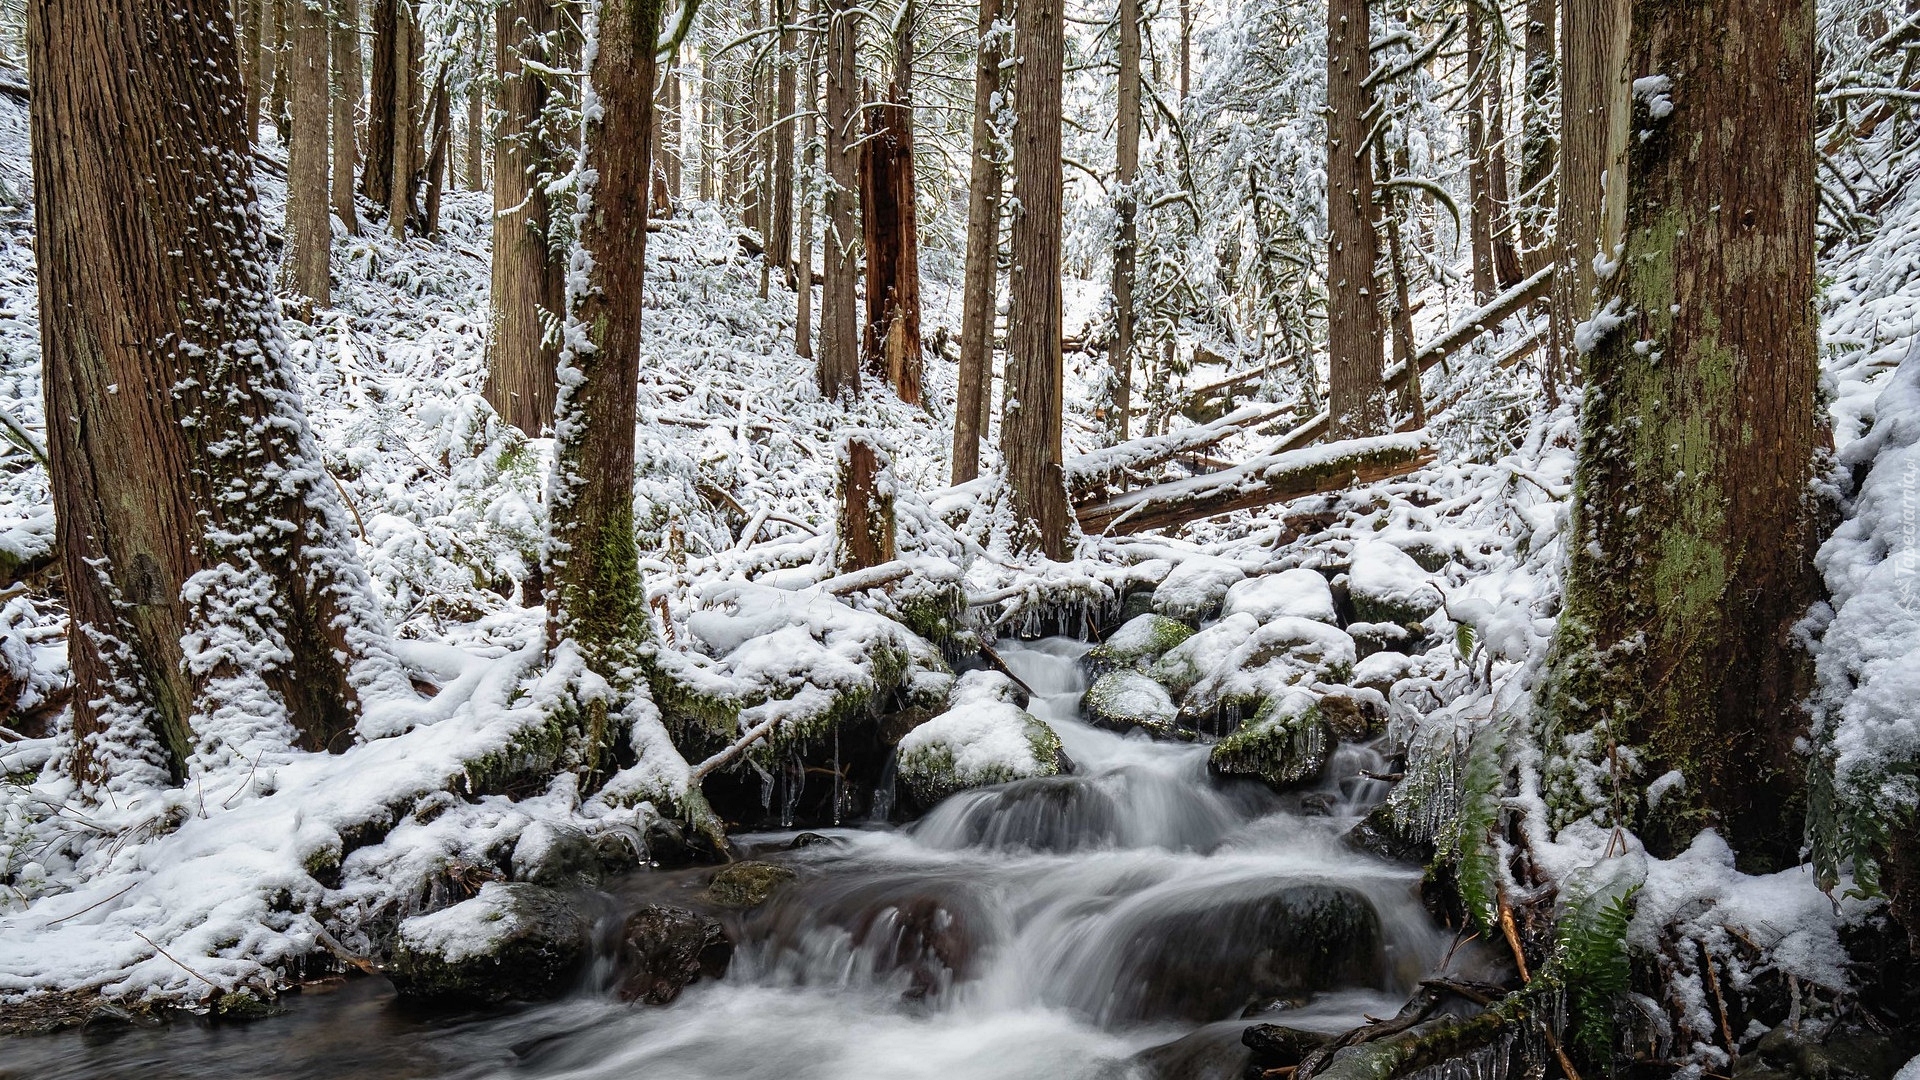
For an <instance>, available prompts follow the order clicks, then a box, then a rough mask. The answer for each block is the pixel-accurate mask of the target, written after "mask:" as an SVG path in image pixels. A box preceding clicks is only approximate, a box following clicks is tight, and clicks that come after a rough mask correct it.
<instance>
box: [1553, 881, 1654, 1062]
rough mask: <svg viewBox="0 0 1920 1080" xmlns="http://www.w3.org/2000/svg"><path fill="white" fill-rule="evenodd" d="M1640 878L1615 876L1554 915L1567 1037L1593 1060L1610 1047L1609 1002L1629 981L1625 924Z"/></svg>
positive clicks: (1612, 1005)
mask: <svg viewBox="0 0 1920 1080" xmlns="http://www.w3.org/2000/svg"><path fill="white" fill-rule="evenodd" d="M1639 892H1640V883H1639V882H1637V881H1636V882H1630V881H1628V880H1626V879H1624V878H1616V879H1615V880H1614V881H1613V882H1611V883H1609V884H1608V885H1604V886H1602V887H1600V888H1598V889H1595V890H1594V891H1593V892H1591V893H1588V894H1586V895H1584V896H1580V897H1577V898H1573V899H1570V900H1569V902H1568V903H1567V906H1566V908H1565V910H1564V911H1562V913H1561V916H1560V925H1559V927H1558V930H1557V933H1556V935H1555V938H1556V941H1555V945H1556V951H1557V952H1558V954H1559V956H1560V958H1561V964H1562V971H1563V972H1564V977H1565V984H1566V987H1567V991H1568V998H1569V1002H1568V1004H1569V1006H1570V1015H1569V1017H1568V1019H1569V1020H1570V1021H1571V1023H1572V1027H1573V1038H1572V1040H1571V1041H1572V1042H1573V1043H1574V1044H1575V1045H1577V1046H1579V1047H1580V1048H1581V1049H1582V1050H1584V1051H1586V1053H1587V1054H1588V1055H1589V1056H1591V1057H1593V1058H1594V1059H1596V1060H1607V1059H1609V1058H1610V1057H1611V1055H1612V1049H1613V1034H1614V1033H1613V1016H1614V1008H1615V1006H1616V1004H1617V1003H1618V1002H1619V1000H1620V997H1621V995H1623V994H1625V993H1626V992H1627V991H1628V990H1629V989H1630V988H1631V985H1632V979H1633V964H1632V961H1631V958H1630V957H1629V956H1628V955H1627V924H1628V923H1629V922H1631V921H1633V902H1634V898H1635V897H1636V896H1638V895H1639Z"/></svg>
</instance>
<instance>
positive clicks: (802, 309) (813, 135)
mask: <svg viewBox="0 0 1920 1080" xmlns="http://www.w3.org/2000/svg"><path fill="white" fill-rule="evenodd" d="M813 13H814V15H815V16H816V17H817V16H818V15H819V14H820V4H819V2H818V0H815V3H814V5H813ZM808 37H809V39H811V38H812V37H813V36H812V35H808ZM819 104H820V45H819V42H818V41H817V40H809V42H808V45H807V78H806V82H805V84H804V86H803V87H802V88H801V100H800V107H801V109H802V110H803V111H804V112H805V113H806V114H807V119H806V127H805V128H803V129H802V133H801V145H802V146H804V147H805V148H806V149H805V151H804V156H803V158H802V169H801V175H802V176H803V177H804V178H805V180H804V182H803V183H802V184H800V185H799V186H798V188H797V190H796V193H795V195H796V198H797V199H798V200H799V204H800V205H799V206H798V207H797V208H796V213H795V215H794V216H795V217H796V218H797V219H798V223H797V225H796V227H795V230H794V231H795V234H796V235H795V237H794V245H795V247H796V249H797V250H796V253H795V255H794V265H795V268H796V269H797V271H798V273H797V275H796V277H797V280H796V281H795V283H794V288H795V290H796V295H795V300H796V303H795V310H794V321H793V351H794V352H795V353H797V354H798V355H799V356H801V357H802V358H803V359H812V358H813V183H814V173H815V170H816V169H817V168H818V167H819V163H820V148H819V141H818V140H819V137H820V118H819V113H818V112H817V108H818V106H819Z"/></svg>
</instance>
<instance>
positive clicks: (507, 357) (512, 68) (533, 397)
mask: <svg viewBox="0 0 1920 1080" xmlns="http://www.w3.org/2000/svg"><path fill="white" fill-rule="evenodd" d="M550 11H551V9H550V8H548V6H547V5H546V4H545V3H543V2H542V0H512V2H510V3H505V4H502V5H501V6H500V7H499V8H498V9H497V10H496V12H495V15H494V20H495V21H494V50H495V51H494V58H495V61H494V63H495V66H494V74H495V76H496V80H495V85H496V86H497V87H498V89H497V90H496V91H495V93H496V94H497V95H498V97H497V98H496V102H497V105H498V107H499V113H500V124H499V127H498V129H497V130H496V131H495V132H494V140H493V277H492V293H491V296H490V304H491V309H492V310H491V312H490V314H489V328H488V333H487V381H486V386H485V389H484V390H483V393H484V394H485V396H486V399H487V402H488V404H490V405H492V406H493V408H494V411H495V412H497V413H499V414H500V416H501V417H502V418H503V419H505V420H506V421H507V423H509V424H512V425H513V426H514V427H517V428H519V429H520V430H521V431H524V432H526V433H527V434H529V435H538V434H540V433H541V432H542V431H544V430H545V429H546V428H547V426H548V425H549V424H551V423H552V422H553V396H554V390H555V384H554V361H555V356H554V351H553V349H552V348H551V347H550V346H549V345H548V343H547V341H546V334H545V328H544V327H543V326H542V324H541V319H540V313H541V310H542V309H543V308H545V309H547V310H554V308H553V307H552V298H553V295H554V292H555V286H556V277H557V274H556V269H557V268H556V267H555V266H554V264H553V260H552V259H551V258H550V257H549V255H548V249H547V215H548V213H549V209H548V206H547V195H546V190H545V188H544V187H543V186H542V185H541V184H540V183H539V173H540V170H541V165H542V163H543V161H544V158H545V153H544V151H543V148H542V146H541V145H540V143H539V141H538V139H539V136H538V132H537V130H536V124H537V122H538V120H539V117H540V113H541V110H542V109H544V108H545V106H546V99H547V86H546V83H545V81H544V79H543V78H542V76H541V75H539V74H538V73H537V72H536V71H535V70H534V69H532V68H528V67H525V66H523V65H522V63H521V61H522V58H523V57H524V58H525V59H528V60H533V61H535V62H536V63H537V62H540V61H541V60H542V59H543V58H542V57H541V56H540V55H539V54H538V50H539V41H538V39H539V38H540V36H541V35H543V34H545V33H546V32H547V31H548V29H549V27H548V25H547V23H546V19H547V18H548V16H549V13H550Z"/></svg>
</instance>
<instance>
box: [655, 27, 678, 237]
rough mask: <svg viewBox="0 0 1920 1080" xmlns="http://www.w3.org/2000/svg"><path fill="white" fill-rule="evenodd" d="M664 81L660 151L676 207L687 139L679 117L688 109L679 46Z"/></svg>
mask: <svg viewBox="0 0 1920 1080" xmlns="http://www.w3.org/2000/svg"><path fill="white" fill-rule="evenodd" d="M664 81H665V84H666V85H665V88H664V96H663V98H662V100H661V105H662V106H663V107H664V109H665V115H664V116H663V117H662V118H661V121H660V147H659V149H658V151H657V152H658V154H659V157H660V162H661V166H662V170H663V171H664V172H665V174H666V178H667V196H668V198H670V199H672V200H673V203H674V205H676V206H677V205H679V203H680V196H681V190H682V189H681V187H680V182H681V172H682V170H681V159H682V157H683V156H684V153H683V146H682V142H683V139H684V136H683V135H682V132H683V131H684V130H685V127H684V125H683V124H682V122H681V115H680V114H681V110H682V109H683V108H685V106H684V105H683V103H682V97H681V87H680V50H679V48H678V47H676V48H675V49H674V51H673V55H672V56H671V57H669V58H668V60H667V74H666V79H665V80H664Z"/></svg>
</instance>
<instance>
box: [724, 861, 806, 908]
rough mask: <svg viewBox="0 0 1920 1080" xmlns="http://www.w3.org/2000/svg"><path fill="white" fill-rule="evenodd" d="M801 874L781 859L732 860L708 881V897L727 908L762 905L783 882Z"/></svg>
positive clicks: (787, 881)
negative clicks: (763, 860) (780, 862)
mask: <svg viewBox="0 0 1920 1080" xmlns="http://www.w3.org/2000/svg"><path fill="white" fill-rule="evenodd" d="M797 877H799V875H798V874H796V873H795V872H794V870H793V868H792V867H790V866H781V865H779V864H778V863H769V862H737V863H732V864H729V865H727V866H724V867H722V868H721V869H720V872H719V873H717V874H715V875H713V880H712V881H710V882H708V883H707V891H706V899H707V900H708V901H709V902H711V903H714V904H718V905H719V906H721V907H724V908H735V909H745V908H751V907H759V906H760V905H761V904H764V903H766V902H767V899H768V898H769V897H771V896H772V895H773V894H774V893H775V892H778V891H779V889H780V887H781V886H783V885H786V884H788V883H789V882H791V881H793V880H794V879H795V878H797Z"/></svg>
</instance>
